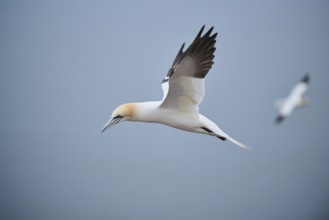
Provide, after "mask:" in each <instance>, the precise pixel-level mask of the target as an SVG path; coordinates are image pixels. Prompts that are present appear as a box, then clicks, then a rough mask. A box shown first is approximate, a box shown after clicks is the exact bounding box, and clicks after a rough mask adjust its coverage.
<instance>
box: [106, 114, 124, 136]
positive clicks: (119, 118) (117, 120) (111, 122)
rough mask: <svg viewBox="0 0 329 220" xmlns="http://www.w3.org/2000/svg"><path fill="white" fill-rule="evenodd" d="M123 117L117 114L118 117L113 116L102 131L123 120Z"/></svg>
mask: <svg viewBox="0 0 329 220" xmlns="http://www.w3.org/2000/svg"><path fill="white" fill-rule="evenodd" d="M122 118H123V117H121V116H116V117H112V118H111V119H110V120H109V121H108V122H107V123H106V124H105V125H104V127H103V128H102V132H104V131H105V130H106V129H107V128H109V127H112V126H113V125H115V124H118V123H119V122H120V121H121V119H122Z"/></svg>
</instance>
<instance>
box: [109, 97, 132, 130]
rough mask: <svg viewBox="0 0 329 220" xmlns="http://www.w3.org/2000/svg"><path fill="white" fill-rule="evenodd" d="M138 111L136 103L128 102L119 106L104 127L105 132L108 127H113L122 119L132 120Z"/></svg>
mask: <svg viewBox="0 0 329 220" xmlns="http://www.w3.org/2000/svg"><path fill="white" fill-rule="evenodd" d="M135 113H136V104H134V103H127V104H123V105H120V106H119V107H117V108H116V109H115V110H114V111H113V113H112V116H111V118H110V120H109V121H108V122H107V123H106V124H105V126H104V127H103V129H102V132H104V131H105V130H106V129H107V128H109V127H112V126H113V125H115V124H118V123H119V122H121V121H130V120H133V118H134V116H135Z"/></svg>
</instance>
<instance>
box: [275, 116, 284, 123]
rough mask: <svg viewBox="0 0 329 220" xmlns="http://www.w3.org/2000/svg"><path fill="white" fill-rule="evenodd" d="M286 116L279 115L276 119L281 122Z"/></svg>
mask: <svg viewBox="0 0 329 220" xmlns="http://www.w3.org/2000/svg"><path fill="white" fill-rule="evenodd" d="M284 118H285V117H284V116H282V115H278V117H276V119H275V123H276V124H280V123H281V122H282V121H283V119H284Z"/></svg>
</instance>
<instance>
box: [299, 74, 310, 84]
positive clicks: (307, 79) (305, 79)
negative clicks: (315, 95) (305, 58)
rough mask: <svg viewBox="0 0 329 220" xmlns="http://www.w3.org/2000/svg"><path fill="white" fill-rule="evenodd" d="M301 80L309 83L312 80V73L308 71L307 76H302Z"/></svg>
mask: <svg viewBox="0 0 329 220" xmlns="http://www.w3.org/2000/svg"><path fill="white" fill-rule="evenodd" d="M301 82H304V83H306V84H309V82H310V75H309V74H308V73H306V74H305V76H304V77H303V78H302V80H301Z"/></svg>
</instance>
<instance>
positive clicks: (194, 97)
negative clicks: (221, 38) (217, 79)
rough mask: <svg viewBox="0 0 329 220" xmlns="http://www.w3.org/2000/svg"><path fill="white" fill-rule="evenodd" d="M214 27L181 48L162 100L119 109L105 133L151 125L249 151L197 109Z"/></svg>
mask: <svg viewBox="0 0 329 220" xmlns="http://www.w3.org/2000/svg"><path fill="white" fill-rule="evenodd" d="M213 28H214V27H211V28H210V29H209V30H208V31H207V33H205V34H204V35H203V36H202V32H203V30H204V26H202V28H201V30H200V32H199V33H198V35H197V36H196V38H195V39H194V41H193V43H192V44H191V45H190V47H189V48H187V50H186V51H183V48H184V45H185V43H183V45H182V46H181V48H180V50H179V52H178V54H177V56H176V58H175V60H174V62H173V64H172V66H171V68H170V69H169V71H168V74H167V76H166V77H165V78H164V79H163V80H162V90H163V99H162V100H161V101H148V102H139V103H127V104H123V105H120V106H119V107H117V108H116V109H115V110H114V111H113V113H112V116H111V119H110V120H109V121H108V122H107V123H106V124H105V126H104V127H103V129H102V132H103V131H105V130H106V129H107V128H109V127H111V126H113V125H115V124H117V123H119V122H121V121H140V122H152V123H160V124H164V125H168V126H171V127H174V128H177V129H181V130H185V131H190V132H196V133H201V134H208V135H211V136H215V137H217V138H219V139H221V140H223V141H225V140H229V141H231V142H233V143H234V144H236V145H238V146H240V147H242V148H248V147H247V146H246V145H244V144H242V143H240V142H239V141H237V140H235V139H233V138H232V137H230V136H229V135H227V134H226V133H225V132H224V131H222V130H221V129H220V128H219V127H218V126H217V125H216V124H215V123H214V122H213V121H211V120H210V119H208V118H207V117H205V116H204V115H202V114H199V109H198V105H199V104H200V102H201V101H202V99H203V96H204V93H205V86H204V81H205V79H204V78H205V76H206V75H207V73H208V72H209V70H210V69H211V67H212V65H213V63H214V62H213V59H214V57H215V56H214V52H215V50H216V48H215V43H216V36H217V33H214V34H212V35H211V32H212V30H213Z"/></svg>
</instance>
